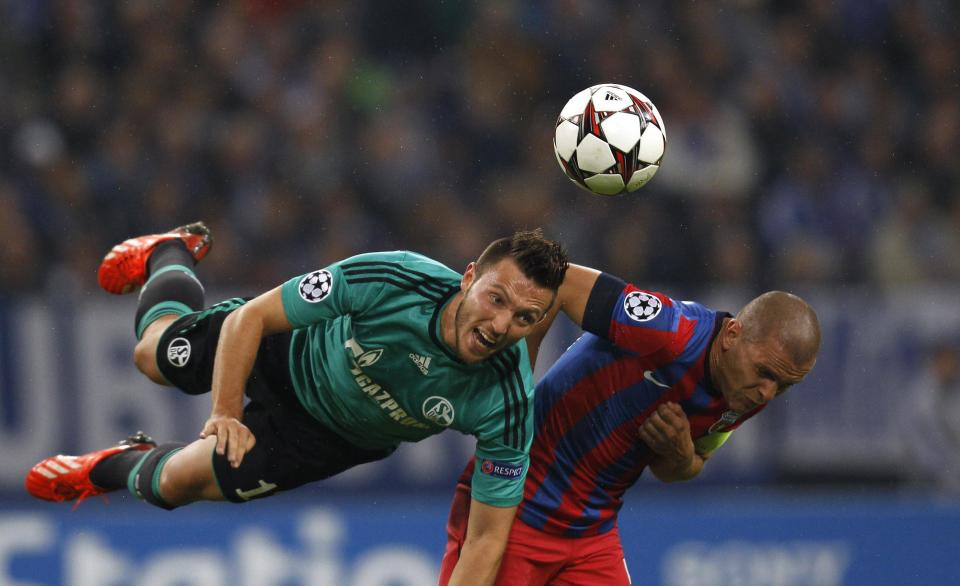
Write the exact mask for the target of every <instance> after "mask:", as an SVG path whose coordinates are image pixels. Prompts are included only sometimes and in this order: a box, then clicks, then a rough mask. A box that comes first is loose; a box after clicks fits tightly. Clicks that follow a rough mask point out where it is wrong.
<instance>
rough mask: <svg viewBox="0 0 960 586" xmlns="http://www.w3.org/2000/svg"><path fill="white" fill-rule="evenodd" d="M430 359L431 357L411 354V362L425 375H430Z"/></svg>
mask: <svg viewBox="0 0 960 586" xmlns="http://www.w3.org/2000/svg"><path fill="white" fill-rule="evenodd" d="M430 359H431V357H430V356H420V355H419V354H414V353H413V352H411V353H410V360H412V361H413V363H414V364H416V365H417V368H419V369H420V372H422V373H423V374H428V373H429V371H430Z"/></svg>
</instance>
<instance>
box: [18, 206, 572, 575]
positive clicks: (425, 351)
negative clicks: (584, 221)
mask: <svg viewBox="0 0 960 586" xmlns="http://www.w3.org/2000/svg"><path fill="white" fill-rule="evenodd" d="M210 244H211V238H210V233H209V230H208V229H207V228H206V227H205V226H203V225H202V224H199V223H198V224H192V225H189V226H185V227H182V228H178V229H176V230H174V231H172V232H169V233H166V234H157V235H151V236H143V237H140V238H134V239H131V240H127V241H125V242H123V243H121V244H119V245H117V246H115V247H114V248H113V250H112V251H111V252H110V253H109V254H108V255H107V256H106V257H105V259H104V261H103V264H102V265H101V267H100V272H99V281H100V284H101V286H102V287H103V288H104V289H106V290H107V291H109V292H113V293H126V292H130V291H134V290H136V289H138V288H140V289H141V293H140V300H139V305H138V311H137V316H136V334H137V337H138V339H139V343H138V344H137V346H136V349H135V351H134V361H135V363H136V365H137V367H138V368H139V369H140V370H141V371H142V372H143V373H144V374H146V375H147V376H148V377H149V378H150V379H152V380H153V381H155V382H157V383H160V384H171V385H174V386H177V387H179V388H180V389H182V390H183V391H185V392H187V393H190V394H200V393H206V392H208V391H212V399H213V409H212V412H211V415H210V418H209V419H208V420H207V422H206V423H205V425H204V427H203V430H202V432H201V434H200V435H201V439H199V440H197V441H194V442H193V443H190V444H181V443H171V444H164V445H160V446H157V445H156V444H154V443H153V442H152V440H150V439H149V438H147V437H145V436H143V435H142V434H141V435H139V436H134V437H131V438H130V439H129V441H127V442H125V443H124V444H122V445H119V446H114V447H111V448H107V449H104V450H100V451H97V452H93V453H90V454H85V455H82V456H54V457H52V458H48V459H46V460H44V461H43V462H40V463H39V464H38V465H37V466H35V467H34V468H33V469H31V470H30V472H29V473H28V475H27V478H26V485H27V489H28V490H29V492H30V493H31V494H33V495H34V496H36V497H38V498H42V499H47V500H53V501H63V500H77V501H78V502H79V500H82V499H83V498H85V497H87V496H91V495H97V494H102V493H104V492H108V491H111V490H118V489H121V488H128V489H129V490H130V492H132V493H133V494H134V495H136V496H137V497H138V498H141V499H142V500H145V501H146V502H148V503H151V504H153V505H156V506H159V507H162V508H167V509H171V508H174V507H177V506H181V505H185V504H187V503H191V502H194V501H197V500H214V501H216V500H229V501H232V502H235V503H241V502H246V501H248V500H251V499H255V498H262V497H266V496H269V495H271V494H274V493H275V492H277V491H282V490H289V489H292V488H295V487H297V486H300V485H302V484H305V483H308V482H312V481H316V480H320V479H323V478H327V477H329V476H332V475H334V474H337V473H339V472H342V471H343V470H346V469H348V468H350V467H352V466H355V465H358V464H362V463H364V462H370V461H373V460H377V459H380V458H384V457H386V456H388V455H389V454H390V453H391V452H393V450H394V449H395V448H396V447H397V445H398V444H399V443H400V442H402V441H418V440H421V439H423V438H426V437H428V436H430V435H433V434H436V433H439V432H441V431H444V430H445V429H447V428H451V429H456V430H458V431H461V432H463V433H469V434H472V435H475V436H476V437H477V448H476V453H475V457H476V459H477V460H478V461H480V462H481V463H482V465H481V466H478V467H477V472H476V476H475V478H473V479H472V485H473V501H472V506H471V514H470V523H471V531H470V532H469V534H468V535H467V536H466V544H465V546H464V548H463V553H462V555H461V561H460V563H459V564H458V566H457V568H456V570H455V571H454V579H453V580H452V582H455V583H463V584H466V583H469V584H488V583H491V582H492V580H493V578H494V577H495V575H496V569H497V565H498V564H499V560H500V556H501V554H502V552H503V547H504V546H505V544H506V538H507V534H508V533H509V530H510V526H511V523H512V522H513V519H514V517H515V511H516V506H517V505H518V503H519V502H520V500H521V497H522V491H523V480H524V477H525V476H526V473H527V469H528V464H529V448H530V443H531V440H532V431H533V430H532V417H533V409H532V407H533V406H532V393H533V374H532V370H531V361H530V358H529V356H528V353H527V347H526V343H525V341H524V340H523V338H524V336H526V335H528V334H530V333H531V332H532V331H534V328H535V326H536V325H537V324H538V323H539V322H540V321H542V320H543V319H544V318H545V316H546V315H547V313H548V311H549V309H550V307H551V306H552V305H553V303H554V302H555V299H556V293H557V288H558V287H559V285H560V283H561V282H562V280H563V275H564V272H565V271H566V268H567V260H566V254H565V253H564V251H563V249H562V248H561V247H560V245H559V244H557V243H555V242H552V241H549V240H546V239H545V238H544V237H543V235H542V233H540V231H530V232H518V233H517V234H515V235H514V236H513V237H511V238H502V239H500V240H497V241H495V242H493V243H492V244H491V245H490V246H489V247H488V248H487V249H486V250H485V251H484V252H483V254H481V255H480V257H479V258H478V259H477V261H476V262H473V263H470V264H469V265H468V266H467V268H466V271H465V272H464V274H462V275H461V274H459V273H457V272H455V271H453V270H451V269H449V268H447V267H446V266H444V265H442V264H440V263H438V262H436V261H434V260H431V259H429V258H427V257H424V256H422V255H419V254H416V253H413V252H402V251H401V252H383V253H370V254H361V255H358V256H355V257H352V258H348V259H346V260H343V261H340V262H335V263H333V264H331V265H329V266H327V267H325V268H322V269H319V270H316V271H313V272H310V273H307V274H305V275H302V276H298V277H295V278H293V279H290V280H289V281H287V282H286V283H284V284H282V285H280V286H278V287H276V288H275V289H273V290H271V291H268V292H267V293H264V294H263V295H260V296H259V297H256V298H254V299H252V300H245V299H230V300H227V301H224V302H222V303H219V304H217V305H214V306H212V307H210V308H207V309H201V308H202V307H203V288H202V287H201V285H200V282H199V281H198V280H197V278H196V276H195V274H194V270H193V268H194V264H195V262H197V261H199V260H200V259H201V258H203V256H204V255H205V254H206V253H207V251H208V250H209V247H210ZM244 395H246V396H247V397H248V398H249V403H248V404H247V406H246V407H244ZM474 528H476V530H474Z"/></svg>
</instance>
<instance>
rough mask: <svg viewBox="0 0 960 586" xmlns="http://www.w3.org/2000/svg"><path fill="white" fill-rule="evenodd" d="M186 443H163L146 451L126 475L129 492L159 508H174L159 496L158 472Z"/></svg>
mask: <svg viewBox="0 0 960 586" xmlns="http://www.w3.org/2000/svg"><path fill="white" fill-rule="evenodd" d="M186 445H187V444H183V443H169V444H163V445H160V446H157V447H155V448H154V449H152V450H150V451H149V452H147V453H146V455H145V456H143V457H142V458H141V459H140V461H139V462H137V463H136V465H135V466H134V467H133V469H132V470H130V473H129V474H128V475H127V489H128V490H129V491H130V494H132V495H134V496H135V497H137V498H138V499H140V500H142V501H145V502H148V503H150V504H151V505H154V506H157V507H160V508H161V509H166V510H168V511H169V510H171V509H174V508H176V507H175V506H174V505H170V504H168V503H167V502H166V501H164V500H163V497H162V496H160V473H161V472H162V471H163V465H164V464H166V463H167V460H169V459H170V457H171V456H173V455H174V454H176V453H177V452H179V451H180V450H182V449H183V448H184V446H186Z"/></svg>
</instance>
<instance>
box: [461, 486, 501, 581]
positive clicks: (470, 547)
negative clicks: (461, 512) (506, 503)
mask: <svg viewBox="0 0 960 586" xmlns="http://www.w3.org/2000/svg"><path fill="white" fill-rule="evenodd" d="M516 514H517V507H494V506H491V505H487V504H484V503H481V502H480V501H478V500H476V499H471V501H470V516H469V520H468V521H467V536H466V539H464V542H463V549H462V550H461V551H460V560H459V561H458V562H457V566H456V568H454V570H453V575H452V576H451V577H450V582H449V586H464V585H466V584H470V585H471V586H472V585H474V584H477V585H482V586H489V585H490V584H493V582H494V580H496V579H497V570H499V569H500V560H501V559H502V558H503V550H504V549H505V548H506V546H507V538H508V537H509V536H510V527H512V526H513V519H514V517H515V516H516Z"/></svg>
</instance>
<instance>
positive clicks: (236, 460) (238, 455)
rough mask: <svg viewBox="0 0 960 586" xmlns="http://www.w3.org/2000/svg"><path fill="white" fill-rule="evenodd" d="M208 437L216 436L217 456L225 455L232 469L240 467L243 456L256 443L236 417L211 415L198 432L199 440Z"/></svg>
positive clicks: (250, 433)
mask: <svg viewBox="0 0 960 586" xmlns="http://www.w3.org/2000/svg"><path fill="white" fill-rule="evenodd" d="M208 435H215V436H217V448H216V449H217V454H219V455H221V456H223V455H226V456H227V461H228V462H229V463H230V465H231V466H232V467H234V468H239V467H240V462H242V461H243V456H244V455H246V453H247V452H249V451H250V450H252V449H253V446H254V445H255V444H256V443H257V439H256V438H255V437H253V432H251V431H250V429H249V428H248V427H247V426H246V425H244V424H243V423H241V422H240V420H239V419H237V418H236V417H226V416H223V415H211V416H210V419H207V422H206V423H205V424H204V425H203V431H201V432H200V437H201V438H205V437H207V436H208Z"/></svg>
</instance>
